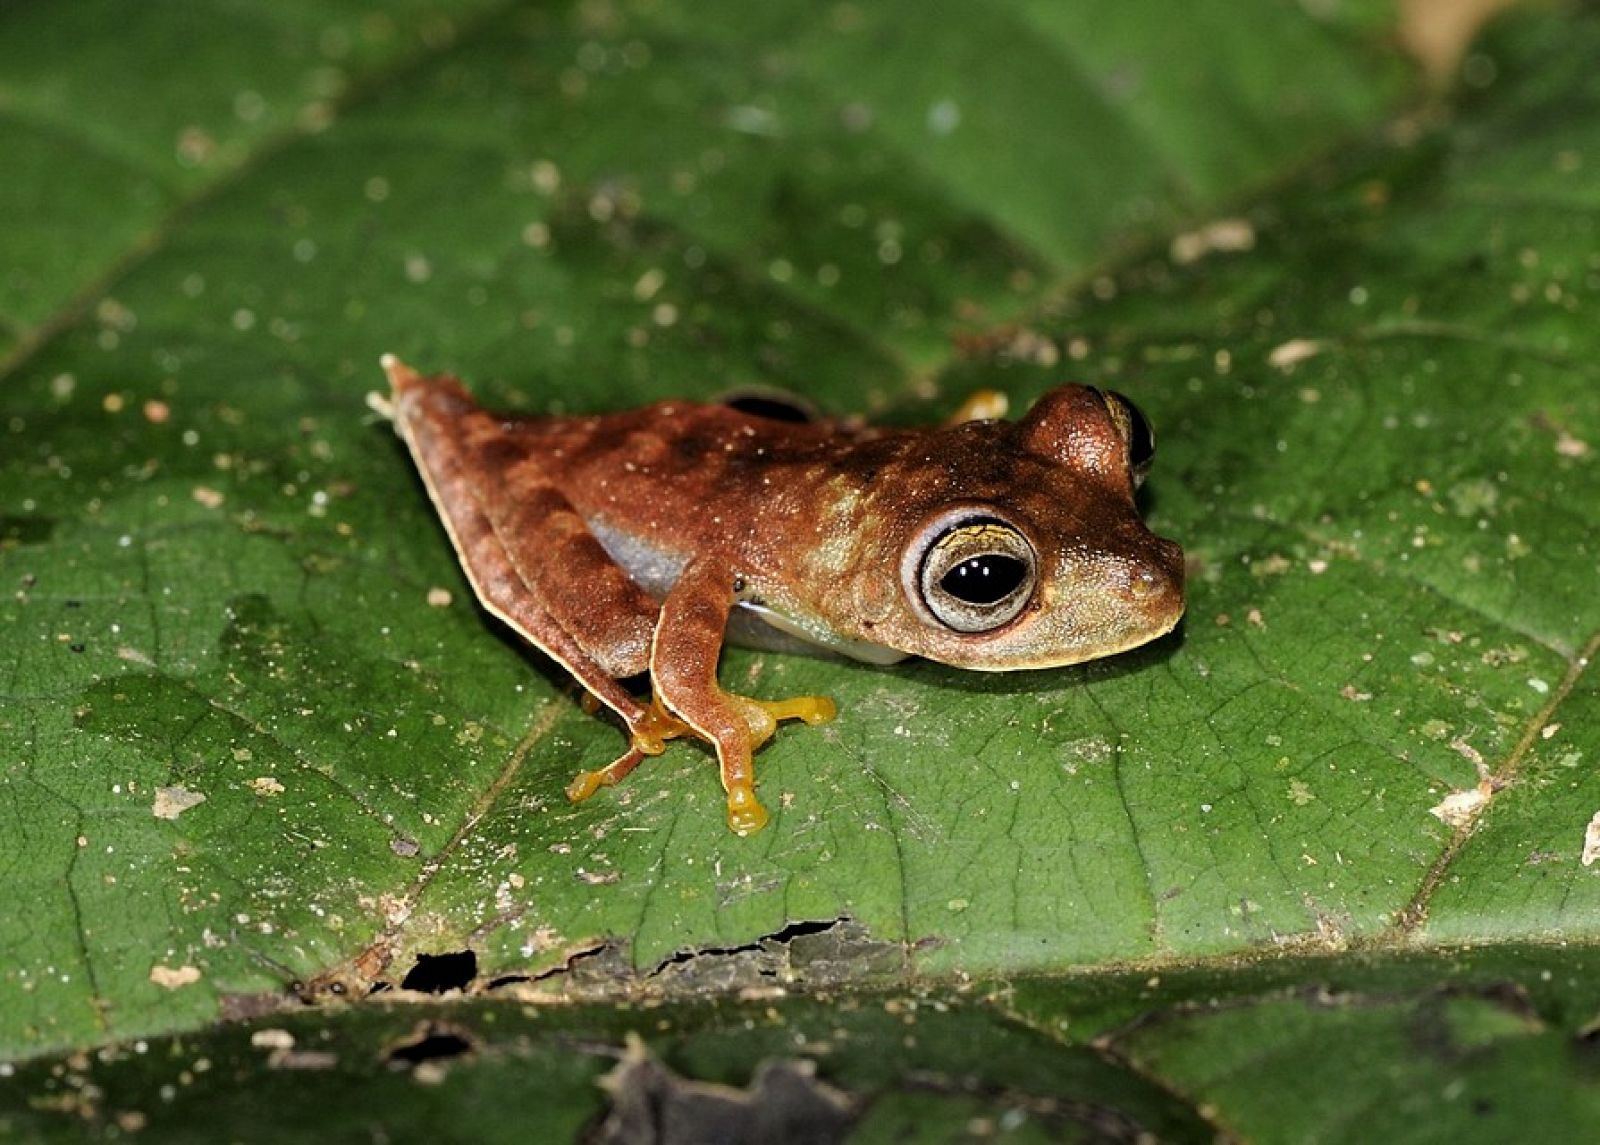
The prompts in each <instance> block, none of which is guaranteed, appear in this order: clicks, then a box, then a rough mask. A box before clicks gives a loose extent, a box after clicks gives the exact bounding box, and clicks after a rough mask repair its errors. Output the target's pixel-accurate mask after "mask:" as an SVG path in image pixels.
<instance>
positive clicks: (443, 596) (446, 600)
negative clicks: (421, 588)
mask: <svg viewBox="0 0 1600 1145" xmlns="http://www.w3.org/2000/svg"><path fill="white" fill-rule="evenodd" d="M452 599H453V598H452V597H451V596H450V590H449V589H447V588H439V587H437V586H435V587H433V588H430V589H429V590H428V607H429V608H449V607H450V601H451V600H452Z"/></svg>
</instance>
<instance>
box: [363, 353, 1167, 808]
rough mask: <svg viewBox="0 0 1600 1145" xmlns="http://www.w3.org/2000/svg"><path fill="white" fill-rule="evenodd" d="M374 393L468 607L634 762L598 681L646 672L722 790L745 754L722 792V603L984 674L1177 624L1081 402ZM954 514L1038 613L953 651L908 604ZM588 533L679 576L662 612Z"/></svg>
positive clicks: (445, 389) (1091, 402) (633, 708)
mask: <svg viewBox="0 0 1600 1145" xmlns="http://www.w3.org/2000/svg"><path fill="white" fill-rule="evenodd" d="M389 371H390V377H391V381H392V383H393V386H394V394H393V416H394V418H395V422H396V426H397V428H398V429H399V431H400V433H401V435H402V436H403V437H405V438H406V440H407V442H408V443H409V444H410V445H411V448H412V451H413V453H414V455H415V456H416V459H417V462H418V466H419V468H420V469H421V471H422V473H423V476H424V478H425V480H426V481H427V484H428V486H429V491H430V493H431V494H432V495H433V497H434V500H435V502H436V503H438V505H439V507H440V510H441V514H442V515H443V516H444V518H445V520H446V523H447V526H449V527H450V528H451V534H452V539H453V540H454V542H455V544H456V546H457V549H458V551H459V552H460V554H461V558H462V562H463V565H464V566H465V567H466V569H467V571H468V574H469V576H471V577H472V579H473V582H474V588H475V589H476V590H477V592H478V594H479V596H480V598H481V599H483V601H484V603H485V605H486V606H487V607H489V608H490V610H491V611H493V612H495V613H496V614H497V615H501V616H502V617H503V618H505V619H507V620H508V622H509V623H511V624H512V626H513V627H515V628H516V629H517V630H518V631H520V632H522V633H523V635H524V636H526V637H528V638H529V639H530V640H532V641H533V642H534V643H536V644H538V645H539V647H541V648H542V649H544V650H545V651H546V652H548V653H550V654H551V655H552V656H553V657H554V658H556V659H557V660H559V661H560V662H561V663H562V664H564V665H565V666H566V667H567V668H568V669H569V670H571V671H572V672H573V673H574V675H576V676H577V677H578V678H579V679H580V680H581V681H582V682H583V683H584V685H585V686H586V687H588V688H589V689H590V690H591V691H592V692H594V693H595V694H596V696H597V697H598V698H600V699H601V700H602V701H603V702H605V703H606V704H608V705H609V706H611V707H612V708H613V709H614V710H616V711H617V712H618V713H619V714H620V715H621V716H622V718H623V719H624V720H625V721H626V722H627V723H628V725H629V727H630V729H632V730H633V731H634V733H635V736H636V740H637V737H638V736H639V735H640V734H641V733H644V734H647V729H646V727H645V725H646V724H648V722H649V716H648V713H647V712H646V710H645V709H644V708H643V706H642V705H641V704H640V703H639V702H638V701H637V700H634V699H633V698H632V697H629V696H628V694H627V693H626V692H625V691H623V690H622V689H621V688H620V687H619V686H618V685H617V684H616V683H615V680H616V678H618V677H624V676H629V675H634V674H637V673H639V672H643V671H645V670H647V669H648V670H650V671H651V673H652V676H653V682H654V684H655V687H656V692H657V695H658V697H659V698H660V699H661V700H663V701H664V702H665V705H666V707H667V708H669V709H670V710H671V712H672V713H673V714H675V715H676V716H678V717H680V718H681V719H682V720H683V721H684V722H685V723H687V724H688V725H689V728H688V729H685V730H686V732H688V733H689V734H695V735H697V736H698V737H699V738H703V739H705V740H707V741H708V742H711V743H713V744H714V745H716V746H717V749H718V755H719V757H720V758H721V759H722V763H723V772H724V776H723V778H724V785H725V786H728V785H729V779H730V776H729V772H730V760H729V755H730V754H732V755H733V756H738V755H739V754H741V752H742V753H743V755H744V760H743V764H742V765H741V763H740V761H739V760H738V759H734V760H733V766H732V768H731V770H732V772H733V773H734V775H733V780H734V783H735V785H737V784H739V783H741V782H744V779H745V777H746V776H747V775H748V771H749V767H748V747H749V745H742V744H741V743H740V742H738V741H739V740H740V736H741V732H742V721H741V720H740V719H739V717H738V716H737V715H735V714H732V713H733V709H732V708H730V707H729V703H728V701H729V700H730V699H736V698H729V697H727V696H726V694H725V693H722V692H721V691H720V689H719V688H718V687H717V685H716V677H715V671H716V658H717V654H718V653H719V652H720V648H721V644H722V639H723V629H724V627H725V625H726V621H727V616H728V612H729V608H730V607H731V605H732V604H733V603H734V602H735V600H750V601H758V602H760V603H762V604H764V605H765V606H767V607H768V608H771V609H773V610H776V611H777V612H779V613H781V614H783V615H785V616H787V617H788V618H789V619H790V621H791V622H792V623H793V624H795V625H796V626H798V627H800V628H802V629H805V630H807V631H810V632H813V633H815V634H817V636H818V638H819V639H820V640H822V641H823V642H826V640H827V638H829V637H843V638H846V639H848V640H851V641H857V642H861V643H865V644H872V645H880V646H884V647H888V648H893V649H896V650H899V651H901V652H904V653H909V654H913V655H917V656H925V657H928V658H930V659H933V660H938V661H941V662H943V663H946V664H953V665H957V666H959V667H963V668H971V669H978V670H984V671H1003V670H1008V669H1017V668H1043V667H1051V666H1056V665H1063V664H1071V663H1076V662H1078V661H1082V660H1087V659H1092V658H1094V657H1097V656H1105V655H1109V654H1112V653H1115V652H1120V651H1123V650H1125V649H1128V648H1131V647H1134V646H1136V645H1139V644H1142V643H1145V642H1146V641H1148V640H1151V639H1153V638H1154V637H1156V636H1159V635H1161V634H1162V633H1165V632H1167V631H1168V630H1169V629H1171V628H1172V627H1173V625H1174V624H1176V623H1177V620H1178V618H1179V617H1180V616H1181V615H1182V612H1183V554H1182V550H1180V549H1179V547H1178V546H1177V545H1175V544H1173V543H1172V542H1171V541H1167V540H1163V539H1162V538H1159V537H1157V536H1155V534H1153V533H1151V532H1150V531H1149V530H1148V529H1147V528H1146V527H1145V525H1144V523H1143V521H1142V520H1141V519H1140V517H1139V514H1138V511H1137V509H1136V507H1135V504H1134V481H1133V477H1132V474H1131V473H1130V470H1129V463H1128V458H1127V447H1126V444H1125V442H1124V440H1123V438H1122V436H1121V434H1120V433H1119V431H1118V429H1117V427H1116V425H1115V423H1114V422H1113V421H1112V419H1111V417H1110V415H1109V414H1108V412H1107V410H1106V406H1105V402H1104V401H1103V400H1102V398H1101V397H1100V396H1099V395H1098V394H1097V393H1095V392H1094V391H1093V390H1089V389H1086V388H1084V387H1079V386H1065V387H1062V388H1060V389H1057V390H1053V391H1051V392H1050V393H1048V394H1046V395H1045V396H1044V397H1043V398H1041V399H1040V400H1039V401H1038V403H1036V405H1035V406H1034V407H1033V409H1032V410H1031V411H1030V412H1029V413H1028V414H1027V416H1025V417H1024V418H1023V419H1022V420H1020V421H1018V422H1003V421H973V422H966V423H963V424H958V425H952V426H945V427H939V428H932V429H872V428H861V427H847V426H845V425H842V424H840V423H834V422H814V423H808V424H797V423H788V422H780V421H775V420H767V419H762V418H757V417H752V416H750V415H747V414H744V413H741V412H738V411H736V410H733V409H730V408H728V407H726V406H719V405H701V404H696V403H691V402H682V401H669V402H661V403H658V404H656V405H653V406H649V407H646V408H643V409H637V410H630V411H627V412H622V413H612V414H603V415H597V416H588V417H567V418H519V417H508V416H502V415H495V414H490V413H488V412H485V411H483V410H481V409H480V408H479V407H478V406H477V405H476V404H475V403H474V402H473V401H472V399H471V397H470V396H469V395H468V394H467V393H466V391H465V390H464V389H463V388H462V387H461V386H460V384H459V383H458V382H456V381H455V380H454V379H451V378H443V377H441V378H432V379H427V378H423V377H421V376H419V375H417V374H415V373H414V372H412V371H410V370H409V369H407V368H406V367H404V366H402V365H400V364H398V363H392V362H391V363H390V364H389ZM968 513H970V515H971V516H973V517H995V518H999V519H1001V520H1003V521H1005V522H1008V523H1009V524H1011V525H1012V526H1013V527H1015V528H1016V529H1017V530H1019V531H1020V532H1021V533H1022V534H1023V535H1024V536H1026V537H1027V538H1028V540H1029V541H1030V542H1031V543H1032V545H1033V548H1034V550H1035V553H1036V555H1037V563H1038V588H1037V590H1036V591H1035V593H1034V595H1033V598H1032V600H1031V601H1030V602H1029V604H1028V605H1027V606H1026V607H1025V608H1024V609H1023V610H1022V612H1021V613H1020V614H1019V615H1018V616H1017V617H1016V618H1015V619H1014V620H1012V621H1010V622H1009V623H1007V624H1005V625H1003V626H1002V627H1001V628H999V629H998V630H996V631H992V632H985V633H971V634H963V633H958V632H955V631H952V630H950V629H948V628H946V627H944V626H943V625H941V624H940V623H939V622H938V621H937V620H936V619H935V618H934V617H933V616H932V614H931V613H929V612H928V610H927V609H926V607H925V606H924V605H922V604H921V602H920V600H919V599H918V594H917V592H916V591H915V590H914V587H912V588H911V589H910V590H909V591H908V586H914V585H915V581H916V561H917V559H918V558H919V556H920V553H921V551H922V548H923V546H924V545H925V544H926V543H927V540H928V539H929V538H930V537H931V533H930V530H931V531H932V532H935V533H936V532H942V531H943V529H944V528H946V527H948V525H949V523H950V520H951V517H952V515H954V516H956V517H957V518H960V517H962V516H964V515H966V514H968ZM590 528H595V529H599V530H601V531H602V532H603V533H604V534H606V535H611V536H616V535H622V536H625V537H629V538H633V539H635V540H637V541H639V542H640V543H642V544H643V545H645V546H647V547H648V548H649V549H650V550H652V551H653V552H655V553H657V554H660V555H661V556H662V557H664V558H668V559H669V561H670V562H681V564H682V566H683V571H682V575H681V577H680V578H679V580H678V582H677V583H676V584H674V585H673V587H672V589H671V591H670V592H669V593H667V595H666V600H665V607H663V603H662V602H660V601H657V600H656V599H654V598H652V597H651V596H650V595H649V594H647V593H646V592H645V591H644V590H643V589H642V588H641V587H640V586H638V585H637V584H635V583H633V582H632V581H631V580H630V579H629V577H628V575H627V574H626V573H625V572H624V571H623V570H622V569H621V568H620V567H618V565H617V564H616V563H614V562H613V561H612V560H611V559H610V558H609V557H608V556H607V554H606V552H605V550H604V549H602V548H601V545H600V544H599V542H598V541H597V540H596V539H595V536H594V534H593V533H591V532H590ZM485 534H487V535H485ZM914 542H916V543H914ZM908 554H909V555H908ZM519 610H520V614H519ZM652 650H653V651H652ZM753 720H754V717H752V721H753ZM733 724H738V725H740V726H739V727H737V728H735V727H733V726H731V725H733ZM753 730H756V731H759V730H760V729H753ZM759 738H764V736H758V737H757V739H759ZM656 750H659V746H657V748H656ZM619 762H620V761H619ZM608 781H609V780H608ZM729 793H730V801H731V800H732V799H733V787H729ZM752 798H753V797H752ZM730 814H731V802H730ZM762 818H763V821H764V815H763V817H762ZM756 827H759V823H757V824H756ZM749 829H752V830H753V829H755V827H751V828H749Z"/></svg>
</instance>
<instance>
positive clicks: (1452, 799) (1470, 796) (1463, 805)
mask: <svg viewBox="0 0 1600 1145" xmlns="http://www.w3.org/2000/svg"><path fill="white" fill-rule="evenodd" d="M1488 802H1489V793H1488V792H1487V791H1486V790H1484V788H1483V787H1481V786H1480V787H1472V788H1469V789H1467V790H1466V791H1452V792H1451V793H1450V794H1449V795H1446V796H1445V797H1444V798H1443V799H1441V800H1439V802H1438V803H1437V804H1436V805H1434V806H1432V807H1430V808H1428V814H1429V815H1432V816H1433V817H1434V818H1435V819H1437V820H1439V822H1441V823H1443V824H1444V825H1445V826H1447V827H1465V826H1466V825H1467V824H1468V823H1471V822H1472V821H1473V820H1474V819H1476V818H1477V817H1478V812H1480V811H1482V810H1483V807H1484V805H1485V804H1486V803H1488Z"/></svg>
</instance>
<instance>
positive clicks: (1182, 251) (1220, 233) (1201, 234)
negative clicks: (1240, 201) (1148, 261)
mask: <svg viewBox="0 0 1600 1145" xmlns="http://www.w3.org/2000/svg"><path fill="white" fill-rule="evenodd" d="M1255 245H1256V229H1255V227H1254V226H1252V225H1251V223H1250V220H1249V219H1216V220H1214V221H1213V222H1209V223H1207V224H1206V225H1205V226H1203V227H1200V228H1199V229H1198V230H1193V231H1188V232H1186V233H1184V234H1181V235H1179V236H1178V237H1177V238H1175V239H1173V240H1172V247H1171V249H1170V252H1169V253H1170V255H1171V258H1172V261H1173V262H1175V263H1177V264H1178V265H1179V266H1188V265H1189V264H1190V263H1193V262H1199V261H1200V260H1201V259H1202V258H1204V257H1205V256H1206V255H1208V254H1211V253H1212V252H1214V251H1217V252H1222V253H1235V252H1239V251H1247V250H1252V249H1254V247H1255Z"/></svg>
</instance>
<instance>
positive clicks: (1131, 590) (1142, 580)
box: [1128, 569, 1164, 600]
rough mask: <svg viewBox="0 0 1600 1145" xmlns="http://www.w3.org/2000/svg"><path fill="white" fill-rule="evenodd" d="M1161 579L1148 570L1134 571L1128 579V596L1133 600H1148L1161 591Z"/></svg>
mask: <svg viewBox="0 0 1600 1145" xmlns="http://www.w3.org/2000/svg"><path fill="white" fill-rule="evenodd" d="M1163 587H1164V586H1163V584H1162V578H1161V577H1160V576H1158V575H1157V574H1156V573H1153V572H1151V571H1150V570H1149V569H1135V570H1134V571H1133V573H1132V574H1131V575H1130V576H1129V577H1128V595H1129V596H1131V597H1132V598H1133V599H1134V600H1149V599H1150V598H1151V597H1153V596H1157V595H1159V594H1160V593H1161V591H1162V589H1163Z"/></svg>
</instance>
